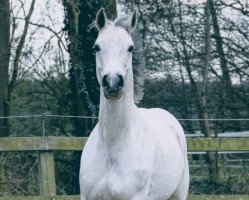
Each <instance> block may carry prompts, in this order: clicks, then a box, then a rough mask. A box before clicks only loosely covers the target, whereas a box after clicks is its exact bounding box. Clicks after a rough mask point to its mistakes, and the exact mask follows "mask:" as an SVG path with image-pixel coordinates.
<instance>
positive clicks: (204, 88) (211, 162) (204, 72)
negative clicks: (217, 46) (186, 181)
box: [200, 0, 218, 183]
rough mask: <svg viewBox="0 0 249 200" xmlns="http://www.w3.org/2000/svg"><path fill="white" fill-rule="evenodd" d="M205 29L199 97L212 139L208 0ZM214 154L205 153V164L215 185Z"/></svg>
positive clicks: (208, 133) (205, 125) (215, 164)
mask: <svg viewBox="0 0 249 200" xmlns="http://www.w3.org/2000/svg"><path fill="white" fill-rule="evenodd" d="M204 17H205V22H204V23H205V24H204V26H205V28H204V31H205V32H204V41H205V46H204V48H203V49H204V51H203V55H204V59H203V60H204V64H203V70H202V84H201V95H200V103H201V107H202V114H203V119H204V124H203V126H204V135H205V137H212V136H211V132H210V129H209V121H208V112H207V79H208V69H209V63H210V48H211V44H210V27H211V23H210V0H207V1H206V5H205V15H204ZM216 154H217V153H216V152H207V162H208V164H209V176H210V180H211V182H214V183H217V182H218V169H217V162H216V161H217V159H216V156H217V155H216Z"/></svg>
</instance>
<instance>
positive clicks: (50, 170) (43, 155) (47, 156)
mask: <svg viewBox="0 0 249 200" xmlns="http://www.w3.org/2000/svg"><path fill="white" fill-rule="evenodd" d="M38 172H39V176H38V179H39V181H38V182H39V191H40V195H48V196H54V195H56V182H55V165H54V154H53V152H52V151H43V152H39V156H38Z"/></svg>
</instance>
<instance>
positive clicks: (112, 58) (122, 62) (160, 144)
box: [80, 9, 189, 200]
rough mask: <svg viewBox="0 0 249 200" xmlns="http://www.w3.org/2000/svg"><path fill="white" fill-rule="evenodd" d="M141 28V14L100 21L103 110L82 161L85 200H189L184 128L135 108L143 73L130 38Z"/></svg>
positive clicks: (101, 13)
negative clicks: (136, 27) (139, 18)
mask: <svg viewBox="0 0 249 200" xmlns="http://www.w3.org/2000/svg"><path fill="white" fill-rule="evenodd" d="M136 23H137V14H136V11H134V12H133V14H132V15H131V16H130V17H121V18H118V19H116V20H115V21H114V22H112V21H109V20H107V18H106V15H105V12H104V9H100V10H99V11H98V13H97V16H96V21H95V25H96V27H97V29H98V30H99V35H98V38H97V40H96V42H95V45H94V48H95V51H96V71H97V72H96V73H97V78H98V81H99V84H100V110H99V122H98V124H97V125H96V127H95V128H94V130H93V131H92V133H91V135H90V137H89V139H88V141H87V143H86V145H85V148H84V150H83V153H82V157H81V167H80V192H81V194H80V196H81V200H166V199H170V200H173V199H174V200H186V198H187V194H188V187H189V168H188V159H187V147H186V140H185V136H184V132H183V129H182V127H181V125H180V123H179V122H178V121H177V120H176V119H175V118H174V117H173V116H172V115H171V114H170V113H169V112H167V111H165V110H162V109H143V108H138V107H137V106H136V104H135V100H139V99H140V98H141V87H140V86H141V81H140V79H139V78H140V77H139V76H138V75H139V73H138V72H139V70H138V69H134V68H135V67H136V66H134V65H133V66H132V63H133V64H134V62H135V64H136V62H137V63H139V60H133V59H134V58H133V59H132V57H133V54H134V53H135V50H137V49H138V47H139V45H138V46H136V41H133V40H132V37H131V35H133V34H132V32H133V31H134V29H135V26H136ZM134 43H135V45H134ZM137 67H138V66H137ZM134 73H136V74H134ZM140 75H141V74H140Z"/></svg>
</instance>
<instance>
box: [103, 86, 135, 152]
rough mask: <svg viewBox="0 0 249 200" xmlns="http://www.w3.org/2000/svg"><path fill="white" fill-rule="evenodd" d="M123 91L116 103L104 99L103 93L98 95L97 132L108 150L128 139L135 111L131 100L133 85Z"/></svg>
mask: <svg viewBox="0 0 249 200" xmlns="http://www.w3.org/2000/svg"><path fill="white" fill-rule="evenodd" d="M125 91H126V92H125V93H124V94H123V96H122V97H121V99H119V100H116V101H112V100H108V99H106V98H105V97H104V94H103V91H101V94H100V111H99V132H100V134H101V138H102V140H103V143H104V144H105V145H106V146H107V147H108V148H112V147H113V146H115V147H117V146H118V144H120V143H124V142H125V140H126V139H128V138H129V134H130V129H131V123H132V121H133V120H134V116H135V112H136V109H137V107H136V105H135V103H134V99H133V83H132V84H129V86H127V87H126V89H125Z"/></svg>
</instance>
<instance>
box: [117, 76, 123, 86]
mask: <svg viewBox="0 0 249 200" xmlns="http://www.w3.org/2000/svg"><path fill="white" fill-rule="evenodd" d="M118 78H119V82H118V87H119V88H122V87H124V79H123V76H121V75H118Z"/></svg>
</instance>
